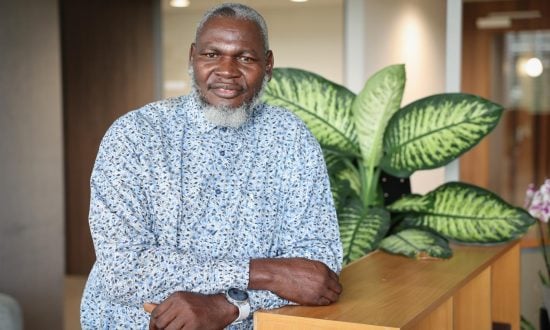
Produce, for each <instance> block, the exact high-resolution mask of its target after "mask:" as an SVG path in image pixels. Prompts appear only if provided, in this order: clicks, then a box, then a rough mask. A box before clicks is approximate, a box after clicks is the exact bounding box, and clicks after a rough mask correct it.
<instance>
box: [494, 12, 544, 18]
mask: <svg viewBox="0 0 550 330" xmlns="http://www.w3.org/2000/svg"><path fill="white" fill-rule="evenodd" d="M488 16H490V17H494V16H504V17H509V18H511V19H531V18H541V14H540V11H538V10H515V11H494V12H490V13H489V15H488Z"/></svg>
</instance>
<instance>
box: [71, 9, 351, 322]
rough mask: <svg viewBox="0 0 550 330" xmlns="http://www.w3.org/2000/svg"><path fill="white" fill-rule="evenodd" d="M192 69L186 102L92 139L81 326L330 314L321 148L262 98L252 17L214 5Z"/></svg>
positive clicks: (129, 117) (327, 206) (264, 56)
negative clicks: (89, 252)
mask: <svg viewBox="0 0 550 330" xmlns="http://www.w3.org/2000/svg"><path fill="white" fill-rule="evenodd" d="M189 61H190V64H191V70H190V71H191V74H192V77H193V82H194V90H193V92H192V93H191V94H190V95H188V96H183V97H179V98H175V99H170V100H165V101H160V102H156V103H152V104H149V105H147V106H145V107H144V108H142V109H139V110H137V111H133V112H130V113H128V114H126V115H125V116H123V117H121V118H120V119H118V120H117V121H116V122H115V123H114V124H113V126H112V127H111V128H110V129H109V131H108V132H107V134H106V135H105V137H104V139H103V141H102V143H101V147H100V150H99V153H98V156H97V159H96V164H95V166H94V171H93V174H92V179H91V192H92V199H91V206H90V229H91V232H92V236H93V239H94V245H95V249H96V256H97V261H96V263H95V265H94V267H93V269H92V272H91V273H90V277H89V279H88V283H87V285H86V289H85V292H84V297H83V301H82V307H81V323H82V327H83V328H84V329H99V328H101V329H105V328H109V329H112V328H116V329H144V328H149V329H221V328H224V327H227V326H229V327H230V328H232V329H250V328H251V327H252V316H251V315H252V313H253V312H254V311H255V310H257V309H261V308H262V309H269V308H277V307H280V306H283V305H286V304H289V303H295V304H304V305H327V304H330V303H332V302H334V301H336V300H337V299H338V296H339V294H340V292H341V290H342V288H341V286H340V284H339V283H338V276H337V273H338V272H339V271H340V269H341V259H342V250H341V249H342V248H341V243H340V240H339V234H338V225H337V221H336V216H335V211H334V206H333V201H332V196H331V193H330V187H329V183H328V178H327V174H326V167H325V164H324V161H323V157H322V153H321V150H320V147H319V145H318V143H317V141H316V140H315V138H314V137H313V136H312V135H311V134H310V132H309V131H308V130H307V129H306V127H305V125H304V124H303V123H302V122H301V121H300V120H298V119H297V118H296V117H295V116H294V115H293V114H291V113H289V112H288V111H286V110H284V109H281V108H277V107H272V106H267V105H265V104H261V103H260V102H259V98H260V95H261V92H262V89H263V87H264V86H265V84H266V82H267V81H268V80H269V79H270V77H271V72H272V68H273V54H272V52H271V51H270V50H269V46H268V38H267V29H266V26H265V22H264V20H263V18H262V17H261V16H260V15H259V14H258V13H257V12H256V11H254V10H253V9H251V8H249V7H246V6H243V5H238V4H224V5H220V6H218V7H215V8H213V9H211V10H210V11H209V12H207V13H206V14H205V16H204V17H203V19H202V21H201V22H200V23H199V26H198V28H197V33H196V40H195V42H194V43H193V44H192V45H191V49H190V53H189ZM142 305H144V306H145V309H146V310H149V311H151V310H152V313H151V315H149V314H148V313H147V312H146V311H144V310H143V309H142Z"/></svg>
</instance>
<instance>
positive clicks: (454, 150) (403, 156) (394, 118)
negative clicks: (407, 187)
mask: <svg viewBox="0 0 550 330" xmlns="http://www.w3.org/2000/svg"><path fill="white" fill-rule="evenodd" d="M404 88H405V67H404V65H392V66H389V67H386V68H384V69H382V70H380V71H379V72H377V73H376V74H374V75H373V76H372V77H371V78H370V79H368V80H367V82H366V84H365V87H364V88H363V90H362V91H361V92H360V93H359V94H357V95H355V94H354V93H353V92H351V91H350V90H348V89H347V88H345V87H343V86H341V85H338V84H336V83H333V82H331V81H329V80H327V79H325V78H323V77H321V76H319V75H317V74H315V73H312V72H307V71H304V70H299V69H290V68H278V69H275V70H274V72H273V78H272V80H271V82H270V83H269V84H268V86H267V88H266V91H265V93H264V95H263V100H264V101H265V102H267V103H269V104H273V105H279V106H283V107H285V108H287V109H290V110H291V111H293V112H294V113H295V114H297V115H298V116H299V117H300V118H302V120H304V122H305V123H306V125H307V126H308V127H309V129H310V130H311V131H312V133H313V134H314V135H315V137H316V138H317V139H318V141H319V143H320V145H321V147H322V148H323V153H324V156H325V160H326V163H327V168H328V172H329V177H330V180H331V186H332V190H333V196H334V201H335V206H336V211H337V214H338V221H339V224H340V232H341V238H342V243H343V247H344V261H345V262H346V263H348V262H350V261H353V260H355V259H357V258H359V257H361V256H363V255H365V254H367V253H369V252H371V251H374V250H376V249H377V248H381V249H383V250H385V251H388V252H391V253H398V254H403V255H406V256H409V257H416V258H425V257H427V258H449V257H450V256H451V255H452V251H451V249H450V248H449V245H448V240H453V241H457V242H464V243H482V244H485V243H499V242H504V241H508V240H512V239H515V238H518V237H519V236H520V235H522V234H523V233H524V232H525V231H526V230H527V228H528V227H529V226H530V225H531V224H533V223H534V219H533V218H532V217H531V216H530V215H529V214H528V213H527V212H526V211H525V210H523V209H521V208H517V207H514V206H512V205H510V204H508V203H506V202H505V201H504V200H502V199H501V198H500V197H498V196H497V195H495V194H494V193H492V192H490V191H488V190H485V189H483V188H480V187H476V186H473V185H469V184H466V183H461V182H448V183H445V184H443V185H441V186H440V187H438V188H436V189H435V190H434V191H432V192H430V193H428V194H426V195H424V196H421V195H416V194H411V195H407V196H404V197H403V198H401V199H399V200H397V201H395V202H394V203H392V204H391V205H388V206H384V203H383V197H382V191H381V187H380V182H379V177H380V173H381V171H384V172H387V173H389V174H391V175H394V176H397V177H403V178H404V177H408V176H410V175H411V174H412V173H413V172H415V171H417V170H423V169H432V168H437V167H440V166H444V165H446V164H448V163H449V162H451V161H452V160H454V159H456V158H457V157H459V156H460V155H462V154H463V153H464V152H466V151H467V150H469V149H470V148H472V147H473V146H474V145H476V144H477V143H478V142H479V141H480V140H481V139H482V138H483V137H484V136H485V135H487V134H488V133H489V132H490V131H491V130H492V129H493V128H494V127H495V126H496V124H497V123H498V120H499V119H500V116H501V114H502V111H503V109H502V107H501V106H499V105H497V104H495V103H493V102H490V101H488V100H486V99H483V98H480V97H478V96H474V95H469V94H460V93H455V94H451V93H449V94H438V95H432V96H429V97H426V98H423V99H421V100H418V101H416V102H413V103H411V104H409V105H406V106H404V107H401V99H402V96H403V91H404Z"/></svg>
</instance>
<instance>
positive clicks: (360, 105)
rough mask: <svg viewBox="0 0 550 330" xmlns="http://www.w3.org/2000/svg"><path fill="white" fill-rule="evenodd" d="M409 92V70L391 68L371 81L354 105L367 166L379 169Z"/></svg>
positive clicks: (387, 68)
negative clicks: (394, 119) (394, 118)
mask: <svg viewBox="0 0 550 330" xmlns="http://www.w3.org/2000/svg"><path fill="white" fill-rule="evenodd" d="M404 88H405V66H404V65H402V64H401V65H392V66H388V67H386V68H384V69H382V70H380V71H378V72H377V73H375V74H374V75H373V76H372V77H371V78H369V79H368V80H367V82H366V84H365V87H364V88H363V90H362V91H361V92H360V93H359V94H358V95H357V97H356V98H355V101H354V102H353V105H352V113H353V119H354V121H355V127H356V128H357V135H358V138H359V146H360V148H361V154H362V155H363V159H364V161H365V162H369V164H370V166H371V167H376V166H377V165H378V163H379V161H380V158H381V157H382V139H383V136H384V130H385V129H386V125H387V123H388V121H389V120H390V118H391V117H392V115H393V114H394V113H395V112H396V111H397V110H399V107H400V106H401V98H402V97H403V90H404Z"/></svg>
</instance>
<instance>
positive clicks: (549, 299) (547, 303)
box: [542, 284, 550, 311]
mask: <svg viewBox="0 0 550 330" xmlns="http://www.w3.org/2000/svg"><path fill="white" fill-rule="evenodd" d="M542 301H543V303H544V307H545V308H546V310H547V311H550V287H548V286H546V285H544V284H543V285H542Z"/></svg>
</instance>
